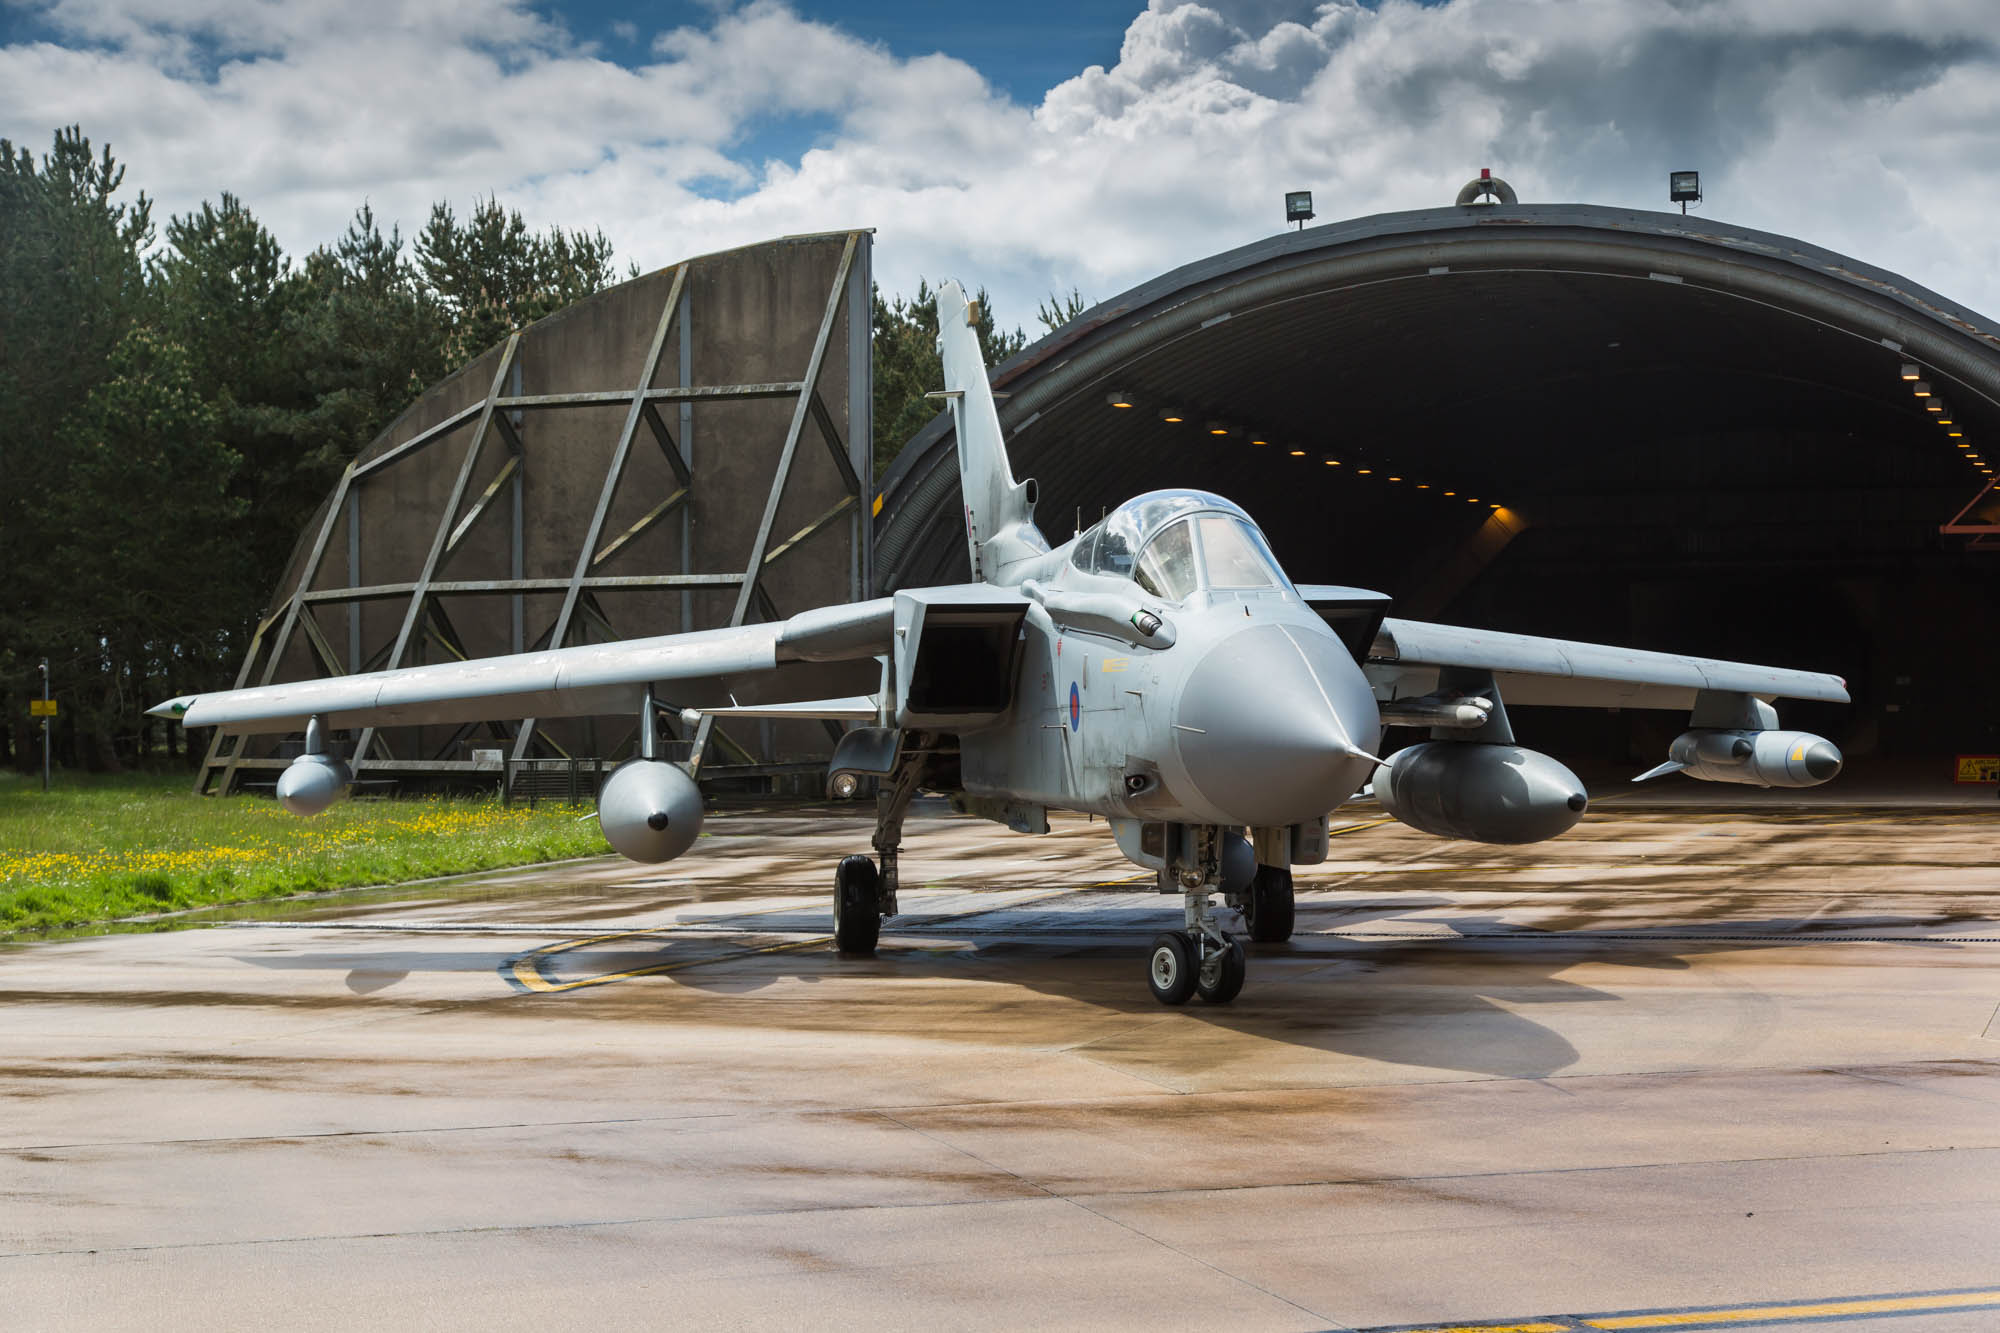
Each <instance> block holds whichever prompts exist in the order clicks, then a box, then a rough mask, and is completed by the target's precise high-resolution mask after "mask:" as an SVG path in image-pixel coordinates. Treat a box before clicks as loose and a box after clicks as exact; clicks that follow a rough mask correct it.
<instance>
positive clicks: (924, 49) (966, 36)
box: [539, 0, 1141, 105]
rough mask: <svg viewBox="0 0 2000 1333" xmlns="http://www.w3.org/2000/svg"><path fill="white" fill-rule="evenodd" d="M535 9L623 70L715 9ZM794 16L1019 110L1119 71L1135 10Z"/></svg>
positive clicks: (821, 11)
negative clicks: (940, 62)
mask: <svg viewBox="0 0 2000 1333" xmlns="http://www.w3.org/2000/svg"><path fill="white" fill-rule="evenodd" d="M539 7H540V8H542V9H543V11H544V12H545V13H549V14H551V15H555V16H558V17H560V18H561V19H562V21H563V22H564V23H565V24H567V26H568V27H569V29H570V31H571V32H573V33H575V34H576V35H577V36H578V37H579V38H582V39H584V40H587V41H595V42H599V43H601V44H602V46H603V50H604V54H605V55H606V56H607V57H608V58H610V59H613V60H616V61H618V62H619V63H620V64H637V63H640V62H641V61H643V59H644V58H645V56H646V44H645V33H646V32H647V31H650V30H653V29H657V28H660V27H678V26H682V25H688V24H692V25H695V26H699V25H701V24H702V23H703V22H704V21H705V20H706V19H707V18H708V17H709V16H710V15H711V14H713V12H714V7H713V6H712V5H708V4H702V3H695V0H675V2H674V3H670V4H661V5H633V4H619V3H604V2H603V0H573V2H572V3H569V4H560V5H556V4H551V5H542V6H539ZM793 8H794V9H796V10H797V11H798V12H799V13H800V14H802V15H805V16H806V17H808V18H814V19H819V20H822V21H824V22H827V23H832V24H836V25H838V26H839V27H842V28H845V29H846V30H848V31H849V32H854V33H858V34H861V35H863V36H865V37H867V38H869V39H871V40H873V41H877V42H880V43H882V44H883V45H885V46H887V47H888V48H889V49H890V50H891V51H893V52H894V53H895V54H897V55H898V56H902V57H904V58H905V59H907V58H909V57H911V56H920V55H927V54H929V53H931V52H933V51H946V52H949V53H951V54H952V55H955V56H957V57H959V58H960V59H962V60H965V61H967V62H969V63H971V64H972V65H973V66H975V67H976V68H978V70H979V71H980V72H981V73H982V74H984V75H986V77H987V78H988V79H989V80H991V81H992V82H993V84H994V85H995V86H997V87H999V88H1002V89H1004V90H1005V91H1006V92H1007V93H1008V94H1009V95H1010V96H1011V97H1013V99H1014V100H1015V101H1017V102H1022V103H1026V104H1030V105H1032V104H1033V103H1035V102H1039V101H1040V100H1041V98H1042V94H1043V93H1045V92H1047V91H1048V90H1049V89H1050V88H1053V87H1054V86H1055V85H1056V84H1058V83H1061V82H1062V81H1063V80H1064V79H1067V78H1069V77H1070V76H1071V75H1072V74H1075V73H1076V72H1077V71H1078V70H1080V69H1082V68H1084V67H1085V66H1087V65H1110V64H1114V63H1116V61H1117V59H1118V45H1119V43H1120V42H1121V41H1123V40H1124V37H1125V26H1126V25H1127V24H1128V23H1130V22H1131V21H1132V16H1133V15H1134V14H1135V13H1137V12H1138V10H1139V9H1140V8H1141V5H1140V4H1138V3H1136V2H1135V0H1010V3H1007V4H1004V5H1000V4H990V5H972V4H950V3H945V4H940V3H936V0H928V2H926V0H847V2H846V3H840V4H829V3H804V4H796V5H794V6H793Z"/></svg>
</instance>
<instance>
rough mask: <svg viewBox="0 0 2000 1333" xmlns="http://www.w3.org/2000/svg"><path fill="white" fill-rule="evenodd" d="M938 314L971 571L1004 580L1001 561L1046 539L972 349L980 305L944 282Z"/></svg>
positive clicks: (1030, 486)
mask: <svg viewBox="0 0 2000 1333" xmlns="http://www.w3.org/2000/svg"><path fill="white" fill-rule="evenodd" d="M937 316H938V355H939V356H941V357H942V358H943V359H944V385H945V396H946V399H947V400H948V401H949V402H950V403H951V411H952V424H953V427H954V434H955V436H956V438H957V440H958V480H959V489H960V490H961V491H962V492H963V494H964V497H965V539H966V542H967V545H968V546H969V548H970V550H971V553H972V571H973V577H975V578H978V579H981V580H983V581H985V582H988V583H997V582H1001V581H1003V575H1002V569H1003V567H1004V566H1007V565H1010V564H1012V563H1014V562H1015V561H1018V560H1020V559H1023V558H1024V557H1028V556H1033V555H1039V554H1041V553H1042V552H1044V551H1046V550H1048V549H1049V544H1048V542H1047V541H1046V540H1045V539H1044V538H1043V537H1042V534H1041V533H1040V532H1039V531H1037V530H1036V528H1035V483H1034V482H1032V481H1015V480H1014V474H1013V472H1012V471H1011V470H1010V469H1009V468H1008V466H1007V444H1006V441H1005V440H1004V439H1002V438H1001V435H1000V414H999V413H998V412H997V411H995V410H994V407H993V390H992V387H991V386H990V385H989V384H988V383H987V382H986V362H985V359H984V357H983V356H982V355H981V353H980V350H979V307H978V305H977V303H975V302H972V301H968V300H966V298H965V289H964V288H962V287H960V286H959V285H958V284H957V283H956V282H952V281H946V282H945V283H944V284H943V285H941V286H940V287H939V288H938V294H937Z"/></svg>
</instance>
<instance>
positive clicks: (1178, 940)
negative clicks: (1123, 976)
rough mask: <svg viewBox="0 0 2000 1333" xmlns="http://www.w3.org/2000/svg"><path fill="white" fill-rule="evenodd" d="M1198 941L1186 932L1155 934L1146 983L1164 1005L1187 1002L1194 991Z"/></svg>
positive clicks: (1147, 966)
mask: <svg viewBox="0 0 2000 1333" xmlns="http://www.w3.org/2000/svg"><path fill="white" fill-rule="evenodd" d="M1196 971H1197V969H1196V967H1195V962H1194V942H1193V941H1192V940H1190V939H1188V937H1187V933H1186V932H1185V931H1179V930H1169V931H1167V932H1165V933H1164V934H1160V935H1156V936H1154V937H1153V947H1152V950H1151V951H1150V952H1149V953H1147V955H1146V984H1147V986H1149V987H1151V988H1152V991H1153V998H1154V999H1156V1000H1158V1001H1159V1002H1160V1003H1161V1004H1186V1003H1187V1001H1188V996H1190V995H1193V994H1194V988H1195V983H1196V982H1197V981H1198V980H1199V978H1198V977H1197V976H1196Z"/></svg>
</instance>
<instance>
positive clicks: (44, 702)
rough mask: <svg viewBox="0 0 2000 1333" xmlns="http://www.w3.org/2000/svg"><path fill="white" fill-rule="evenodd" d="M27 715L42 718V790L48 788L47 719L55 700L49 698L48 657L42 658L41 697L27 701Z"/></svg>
mask: <svg viewBox="0 0 2000 1333" xmlns="http://www.w3.org/2000/svg"><path fill="white" fill-rule="evenodd" d="M28 715H29V716H30V717H38V718H40V719H41V720H42V790H43V791H47V790H48V789H49V721H50V719H52V718H53V717H55V715H56V702H55V700H53V699H51V698H49V659H48V658H46V657H44V658H43V659H42V697H41V698H39V699H30V700H29V701H28Z"/></svg>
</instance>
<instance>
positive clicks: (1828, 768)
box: [1805, 741, 1840, 782]
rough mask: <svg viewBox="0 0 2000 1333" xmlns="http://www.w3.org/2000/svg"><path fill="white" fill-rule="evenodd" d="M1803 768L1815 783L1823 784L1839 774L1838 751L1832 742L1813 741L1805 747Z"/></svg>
mask: <svg viewBox="0 0 2000 1333" xmlns="http://www.w3.org/2000/svg"><path fill="white" fill-rule="evenodd" d="M1805 766H1806V772H1808V773H1810V774H1812V776H1813V779H1814V780H1815V781H1818V782H1825V781H1826V780H1827V779H1828V778H1831V777H1832V776H1834V774H1836V773H1838V772H1840V751H1839V750H1838V749H1836V748H1834V744H1833V742H1832V741H1814V742H1813V743H1812V744H1811V745H1808V746H1807V747H1806V757H1805Z"/></svg>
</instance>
